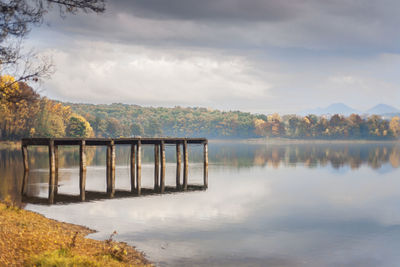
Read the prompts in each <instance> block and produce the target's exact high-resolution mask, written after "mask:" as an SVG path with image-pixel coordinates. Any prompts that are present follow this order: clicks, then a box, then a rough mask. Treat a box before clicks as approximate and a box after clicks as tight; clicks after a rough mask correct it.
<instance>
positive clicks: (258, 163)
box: [0, 142, 400, 266]
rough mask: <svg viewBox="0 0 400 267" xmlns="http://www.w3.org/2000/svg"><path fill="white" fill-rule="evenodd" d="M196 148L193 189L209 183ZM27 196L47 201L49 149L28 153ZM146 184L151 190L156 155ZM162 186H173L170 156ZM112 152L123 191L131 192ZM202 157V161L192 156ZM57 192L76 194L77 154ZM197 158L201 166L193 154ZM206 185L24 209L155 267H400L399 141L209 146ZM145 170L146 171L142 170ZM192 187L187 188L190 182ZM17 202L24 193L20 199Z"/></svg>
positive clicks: (11, 182) (8, 178)
mask: <svg viewBox="0 0 400 267" xmlns="http://www.w3.org/2000/svg"><path fill="white" fill-rule="evenodd" d="M196 149H199V150H200V149H201V148H200V147H199V148H196V147H194V148H192V150H193V151H192V152H193V153H192V154H190V156H189V158H190V159H191V161H192V162H191V163H190V170H189V171H190V173H189V181H190V182H193V183H196V181H199V183H200V184H201V181H202V164H201V162H202V158H201V156H198V155H201V153H199V152H198V151H196ZM103 152H104V151H101V149H100V150H98V151H96V153H93V155H92V156H91V157H92V158H91V165H90V166H89V167H88V170H87V188H88V190H89V191H103V192H104V191H105V153H103ZM30 153H31V154H30V155H31V158H30V160H31V166H32V168H31V173H30V184H29V188H28V189H29V194H30V195H31V196H41V195H44V196H46V194H47V181H48V173H47V166H48V163H47V150H46V149H44V150H40V149H37V148H35V149H32V150H30ZM144 153H145V155H144V159H145V160H144V162H145V163H144V164H143V169H142V170H143V175H142V179H143V183H144V187H146V186H147V187H151V186H152V178H153V165H152V154H153V151H152V148H151V147H149V148H148V150H146V149H145V152H144ZM166 153H167V162H168V163H167V172H166V178H167V181H166V182H167V185H173V184H174V182H175V180H174V179H175V164H174V160H175V159H174V148H167V150H166ZM128 155H129V150H128V149H126V148H117V168H116V187H117V188H118V189H126V188H129V186H130V185H129V168H128V166H129V160H128ZM196 155H197V156H196ZM0 156H1V158H0V164H1V165H0V166H1V169H0V177H1V180H0V192H1V197H3V198H4V197H5V196H7V195H10V194H11V195H12V194H14V193H13V192H18V189H19V186H20V180H19V179H16V177H17V178H18V177H21V176H22V172H23V171H22V163H21V162H20V161H21V157H20V151H14V152H12V151H1V152H0ZM61 157H64V159H63V162H62V164H61V165H60V185H61V186H60V188H59V192H60V193H61V194H66V195H72V194H76V195H77V194H78V193H79V186H78V180H79V179H78V177H79V173H78V172H79V171H78V168H77V166H78V162H79V161H78V151H77V149H76V150H74V149H72V148H66V149H65V150H64V151H62V152H61V153H60V159H61ZM196 157H198V158H196ZM209 160H210V167H209V177H210V179H209V189H208V190H207V191H198V192H191V193H188V194H165V195H152V196H149V197H144V198H117V199H112V200H106V201H93V202H86V203H76V204H70V205H53V206H43V205H33V204H28V205H27V207H26V208H27V209H30V210H33V211H36V212H40V213H42V214H45V215H46V216H48V217H50V218H54V219H58V220H63V221H67V222H70V223H76V224H83V225H86V226H88V227H90V228H93V229H96V230H98V232H97V233H95V234H93V235H92V236H91V237H92V238H96V239H106V238H107V237H108V236H109V235H110V233H112V232H113V231H114V230H116V231H117V232H118V233H119V234H118V235H117V237H116V238H117V239H118V240H119V241H125V242H127V243H129V244H132V245H135V246H137V247H138V248H139V249H140V250H143V251H144V252H145V253H146V254H147V255H148V257H149V258H150V260H153V261H155V262H156V263H157V264H158V265H160V266H396V265H397V264H398V262H400V255H399V254H398V250H399V248H400V179H399V177H400V168H398V167H399V165H400V150H399V145H398V144H390V143H384V144H313V145H310V144H290V145H265V144H263V145H258V144H243V143H211V142H210V144H209ZM146 162H147V164H146ZM191 179H192V180H191ZM14 197H15V198H18V194H14Z"/></svg>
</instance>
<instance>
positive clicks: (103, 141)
mask: <svg viewBox="0 0 400 267" xmlns="http://www.w3.org/2000/svg"><path fill="white" fill-rule="evenodd" d="M50 140H53V141H54V142H55V143H54V144H55V145H79V144H80V142H81V141H82V140H85V141H86V146H101V145H102V146H106V145H109V144H110V143H111V142H112V141H113V142H114V144H137V142H138V141H139V140H140V141H141V143H142V144H146V145H154V144H160V142H161V141H164V143H165V144H177V143H183V142H184V141H186V142H187V143H188V144H202V143H204V142H207V139H206V138H171V137H163V138H140V137H135V138H115V139H112V138H86V139H82V138H23V139H21V141H22V144H23V145H46V146H47V145H49V142H50Z"/></svg>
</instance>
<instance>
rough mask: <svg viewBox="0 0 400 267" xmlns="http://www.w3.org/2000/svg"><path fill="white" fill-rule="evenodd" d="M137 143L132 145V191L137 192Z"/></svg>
mask: <svg viewBox="0 0 400 267" xmlns="http://www.w3.org/2000/svg"><path fill="white" fill-rule="evenodd" d="M135 149H136V145H135V144H132V145H131V158H130V160H131V192H132V193H133V192H135V189H136V188H135V179H136V162H135V161H136V151H135Z"/></svg>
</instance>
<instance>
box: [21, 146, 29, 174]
mask: <svg viewBox="0 0 400 267" xmlns="http://www.w3.org/2000/svg"><path fill="white" fill-rule="evenodd" d="M21 148H22V159H23V161H24V171H26V172H27V171H29V158H28V146H27V145H22V147H21Z"/></svg>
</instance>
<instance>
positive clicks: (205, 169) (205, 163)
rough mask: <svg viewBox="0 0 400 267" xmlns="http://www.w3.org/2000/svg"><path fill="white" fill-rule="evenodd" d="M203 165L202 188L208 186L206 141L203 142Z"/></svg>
mask: <svg viewBox="0 0 400 267" xmlns="http://www.w3.org/2000/svg"><path fill="white" fill-rule="evenodd" d="M203 156H204V167H203V172H204V173H203V179H204V188H208V143H204V150H203Z"/></svg>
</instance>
